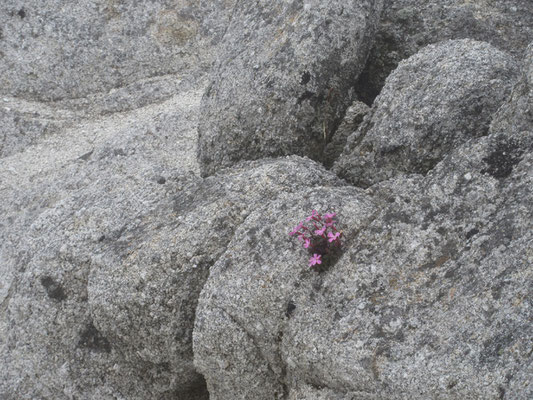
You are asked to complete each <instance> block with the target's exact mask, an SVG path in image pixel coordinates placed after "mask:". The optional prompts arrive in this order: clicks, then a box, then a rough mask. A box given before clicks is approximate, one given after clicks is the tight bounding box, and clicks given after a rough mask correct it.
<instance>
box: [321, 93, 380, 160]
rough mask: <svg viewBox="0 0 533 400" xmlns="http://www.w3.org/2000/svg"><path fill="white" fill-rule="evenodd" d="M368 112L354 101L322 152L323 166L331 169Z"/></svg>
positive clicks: (361, 103)
mask: <svg viewBox="0 0 533 400" xmlns="http://www.w3.org/2000/svg"><path fill="white" fill-rule="evenodd" d="M369 111H370V108H369V107H368V106H367V105H366V104H365V103H363V102H361V101H354V102H353V104H352V105H351V106H350V107H348V109H347V110H346V114H345V115H344V119H343V120H342V122H341V124H340V125H339V127H338V128H337V130H336V131H335V133H334V135H333V138H332V139H331V142H329V143H328V144H327V146H326V149H325V151H324V162H323V163H324V165H325V166H326V167H328V168H329V167H331V166H332V165H333V163H334V162H335V161H337V159H338V158H339V156H340V155H341V154H342V151H343V150H344V146H346V142H347V141H348V138H349V137H350V135H351V134H352V133H354V132H355V131H356V130H357V128H359V125H360V124H361V122H363V118H364V117H365V115H366V114H368V112H369Z"/></svg>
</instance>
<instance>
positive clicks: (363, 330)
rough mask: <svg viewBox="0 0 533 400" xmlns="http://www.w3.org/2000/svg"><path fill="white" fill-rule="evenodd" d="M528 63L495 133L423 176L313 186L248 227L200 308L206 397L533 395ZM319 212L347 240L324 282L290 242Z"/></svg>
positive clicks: (532, 94) (198, 342)
mask: <svg viewBox="0 0 533 400" xmlns="http://www.w3.org/2000/svg"><path fill="white" fill-rule="evenodd" d="M532 50H533V47H532V48H530V50H529V56H528V58H527V59H526V65H525V67H524V75H523V77H522V79H521V80H520V82H519V83H518V85H517V86H516V88H515V89H514V91H513V94H512V95H511V97H510V99H509V101H508V102H507V103H506V104H505V105H504V106H503V107H502V108H501V110H500V111H499V112H498V114H497V115H496V117H495V121H501V122H495V123H494V124H493V125H492V127H491V129H490V131H489V133H488V135H486V136H483V137H472V138H469V139H468V140H466V141H465V142H464V143H462V144H460V143H459V144H457V146H456V147H455V149H452V150H451V151H450V153H449V154H448V155H446V156H445V157H444V158H443V159H442V160H441V161H440V162H439V163H438V164H437V165H436V166H435V167H434V168H433V169H432V170H431V171H429V172H428V173H427V175H426V176H422V175H419V174H414V173H413V174H410V175H405V176H400V177H396V178H393V179H388V180H384V181H382V182H380V183H378V184H375V185H373V186H372V187H371V188H369V189H367V190H366V191H361V190H360V189H357V188H353V187H341V188H334V189H325V190H324V189H319V188H315V189H310V190H306V191H302V192H301V193H295V194H292V195H287V196H285V197H280V198H279V199H278V200H277V201H275V202H273V203H271V204H270V205H266V206H265V207H263V208H261V209H258V210H256V211H255V212H253V213H251V214H250V215H249V216H248V218H247V219H246V220H245V222H244V223H243V224H242V225H241V226H240V227H239V228H238V229H237V230H236V232H235V235H234V238H233V239H232V241H231V242H230V244H229V245H228V247H227V249H226V251H225V253H224V254H223V255H222V256H221V258H220V259H219V260H218V261H217V262H216V263H215V265H214V266H213V267H212V268H211V271H210V276H209V278H208V280H207V282H206V285H205V286H204V289H203V291H202V293H201V295H200V300H199V305H198V310H197V317H196V326H195V331H194V335H193V337H194V339H193V341H194V351H195V365H196V366H197V367H198V369H199V370H200V371H201V372H202V373H203V374H204V376H205V377H206V380H207V384H208V388H209V391H210V395H211V398H212V399H227V398H254V399H273V398H284V397H285V396H287V397H289V398H299V399H300V398H301V399H315V398H325V399H335V398H340V399H351V398H363V399H404V398H415V399H427V398H433V397H438V398H442V399H463V398H472V399H478V398H483V399H501V398H504V399H521V400H526V399H528V398H529V397H530V394H531V386H530V385H529V384H528V380H527V378H526V376H527V374H528V372H529V371H530V370H531V367H530V366H531V362H532V357H533V356H532V352H531V349H532V348H533V347H532V346H533V327H532V325H531V319H532V318H533V304H532V302H531V298H533V297H532V295H533V275H532V265H533V247H532V246H533V129H532V128H533V120H532V115H531V113H530V112H529V110H530V108H529V105H530V104H531V99H532V98H533V91H532V89H531V88H532V87H533V85H532V80H531V78H532V75H531V65H532V64H531V60H530V58H531V54H533V52H532ZM503 121H506V122H505V123H503ZM312 208H317V209H320V210H322V211H326V210H335V211H337V212H338V213H339V223H340V228H341V229H343V230H344V232H345V233H346V238H345V244H344V253H343V254H342V256H341V257H340V258H339V259H338V261H337V262H336V263H334V265H332V266H330V268H329V269H326V270H325V271H322V272H320V273H319V272H317V271H313V270H309V268H308V267H307V266H306V259H307V256H306V254H305V251H304V250H303V249H301V248H300V246H298V244H297V243H295V241H293V240H291V239H290V238H289V237H288V235H287V233H288V231H289V230H290V229H291V228H292V226H293V225H295V224H296V223H297V222H298V221H299V220H301V219H302V217H304V216H305V215H306V214H307V211H308V210H310V209H312ZM291 396H292V397H291Z"/></svg>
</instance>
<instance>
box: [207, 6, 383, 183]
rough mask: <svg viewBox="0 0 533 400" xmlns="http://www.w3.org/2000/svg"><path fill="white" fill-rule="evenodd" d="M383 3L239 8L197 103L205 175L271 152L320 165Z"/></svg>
mask: <svg viewBox="0 0 533 400" xmlns="http://www.w3.org/2000/svg"><path fill="white" fill-rule="evenodd" d="M381 6H382V1H381V0H364V1H359V2H345V1H337V0H335V1H329V2H327V3H324V2H321V1H317V0H313V1H308V2H306V3H305V4H303V3H301V2H299V1H293V0H291V1H284V2H280V3H257V2H256V3H250V2H240V3H238V4H237V5H236V8H235V11H234V12H233V16H232V20H231V23H230V25H229V27H228V30H227V31H226V34H225V36H224V39H223V42H222V43H221V49H220V55H219V61H218V62H217V64H216V65H215V67H214V71H213V74H212V77H211V83H210V85H209V87H208V88H207V90H206V93H205V95H204V99H203V102H202V114H203V115H204V118H203V119H202V122H201V123H200V125H199V128H198V130H199V148H198V149H199V151H198V158H199V162H200V165H201V168H202V174H203V175H204V176H205V175H211V174H213V173H214V172H215V171H216V170H217V169H218V168H220V167H223V166H229V165H232V164H234V163H235V162H237V161H239V160H250V159H258V158H262V157H269V156H279V155H287V154H299V155H306V156H308V157H310V158H312V159H320V158H321V157H322V153H323V151H324V147H325V146H326V144H327V143H328V142H329V141H330V140H331V137H332V134H333V132H334V131H335V129H336V128H337V126H338V125H339V123H340V122H341V120H342V117H343V116H344V112H345V110H346V109H347V108H348V106H349V105H350V104H351V102H352V100H353V99H351V97H352V85H353V84H354V82H355V80H356V78H357V76H358V75H359V73H360V72H361V70H362V68H363V67H364V64H365V61H366V57H367V54H368V50H369V48H370V46H371V45H372V37H373V32H374V30H375V27H376V24H377V21H378V18H379V13H380V11H381Z"/></svg>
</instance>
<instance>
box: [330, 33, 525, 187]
mask: <svg viewBox="0 0 533 400" xmlns="http://www.w3.org/2000/svg"><path fill="white" fill-rule="evenodd" d="M517 72H518V66H517V65H516V64H515V63H514V62H513V61H512V60H511V59H510V58H509V57H508V55H507V54H505V53H503V52H501V51H499V50H497V49H495V48H494V47H492V46H491V45H489V44H486V43H482V42H476V41H473V40H469V39H465V40H457V41H447V42H443V43H440V44H438V45H429V46H428V47H426V48H425V49H423V50H422V51H420V52H419V53H417V54H416V55H414V56H412V57H410V58H409V59H407V60H405V61H403V62H402V63H400V65H399V66H398V68H397V69H396V70H395V71H394V72H393V73H392V74H391V75H390V76H389V78H388V79H387V83H386V85H385V87H384V88H383V90H382V92H381V93H380V95H379V96H378V97H377V99H376V101H375V102H374V105H373V107H372V110H371V112H370V113H369V114H368V115H367V117H366V119H365V121H364V123H363V124H362V125H361V126H360V127H359V130H358V131H357V132H355V133H353V134H352V135H351V136H350V138H349V139H348V144H347V146H346V148H345V150H344V152H343V154H342V155H341V157H340V158H339V159H338V161H337V163H336V164H335V166H334V170H335V171H336V172H337V173H338V174H339V175H340V176H342V177H343V178H346V179H347V180H349V181H350V182H352V183H353V184H355V185H357V186H362V187H367V186H370V185H372V184H374V183H376V182H379V181H381V180H384V179H388V178H391V177H393V176H395V175H398V174H410V173H420V174H425V173H427V172H428V171H429V170H430V169H432V168H433V167H434V166H435V165H436V164H437V163H438V162H439V161H440V160H441V159H442V158H443V157H444V156H446V155H447V154H448V153H449V152H450V151H451V150H452V149H453V148H454V147H456V146H458V145H460V144H461V143H464V142H465V141H467V140H468V139H470V138H472V137H479V136H484V135H486V134H487V132H488V129H489V125H490V121H491V119H492V116H493V114H494V113H495V112H496V110H497V109H498V108H499V107H500V106H501V104H502V103H503V102H504V100H505V98H506V97H507V96H508V95H509V93H510V90H511V88H512V85H513V83H514V82H515V80H516V79H517Z"/></svg>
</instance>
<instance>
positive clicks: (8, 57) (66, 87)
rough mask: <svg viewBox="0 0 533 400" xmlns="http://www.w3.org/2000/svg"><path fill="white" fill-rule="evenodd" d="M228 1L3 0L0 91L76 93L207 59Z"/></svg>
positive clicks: (53, 96)
mask: <svg viewBox="0 0 533 400" xmlns="http://www.w3.org/2000/svg"><path fill="white" fill-rule="evenodd" d="M233 3H235V1H231V0H230V1H223V0H218V1H199V2H198V1H190V0H180V1H178V2H175V1H170V0H157V1H152V2H149V3H146V2H133V3H125V2H121V1H116V0H109V1H107V0H98V1H95V2H80V3H76V4H75V5H73V4H72V3H70V2H66V1H64V0H46V1H39V0H30V1H20V0H6V1H3V2H2V5H1V6H0V26H1V27H2V30H1V33H0V38H1V40H0V55H1V56H0V77H1V78H0V88H1V89H0V94H5V93H8V94H10V95H12V96H15V97H20V98H24V99H26V100H39V101H51V100H52V101H55V100H63V99H77V98H80V97H86V96H88V95H90V94H92V95H95V94H99V93H101V94H103V93H107V92H109V90H111V89H113V88H118V87H125V86H128V85H131V84H134V83H136V82H137V83H138V82H139V81H141V80H143V79H154V78H156V77H161V78H164V77H165V76H167V75H176V74H180V73H183V71H185V70H188V69H190V68H191V66H194V65H197V64H198V63H202V62H203V63H210V60H209V58H210V54H209V52H207V53H206V51H207V50H208V49H209V48H210V46H211V45H212V44H213V42H216V41H218V40H220V36H221V35H222V34H223V33H224V31H225V28H226V24H227V22H228V20H229V16H230V13H231V10H232V7H233ZM152 96H153V97H155V98H157V97H158V96H159V97H161V96H162V94H160V93H152ZM167 97H168V95H167Z"/></svg>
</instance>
